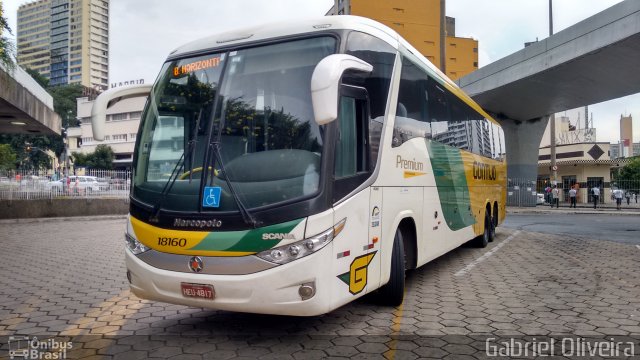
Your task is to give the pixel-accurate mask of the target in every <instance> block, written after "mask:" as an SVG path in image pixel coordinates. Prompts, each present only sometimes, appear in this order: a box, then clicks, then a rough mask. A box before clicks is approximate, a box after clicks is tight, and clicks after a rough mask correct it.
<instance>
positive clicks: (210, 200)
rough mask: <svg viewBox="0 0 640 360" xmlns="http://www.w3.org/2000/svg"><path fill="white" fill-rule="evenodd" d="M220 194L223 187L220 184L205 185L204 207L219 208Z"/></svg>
mask: <svg viewBox="0 0 640 360" xmlns="http://www.w3.org/2000/svg"><path fill="white" fill-rule="evenodd" d="M220 195H222V188H221V187H219V186H205V188H204V195H203V196H202V207H213V208H217V207H219V206H220Z"/></svg>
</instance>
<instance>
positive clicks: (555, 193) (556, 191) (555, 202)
mask: <svg viewBox="0 0 640 360" xmlns="http://www.w3.org/2000/svg"><path fill="white" fill-rule="evenodd" d="M551 196H552V197H553V202H552V203H551V208H552V209H553V205H555V206H556V208H558V209H559V208H560V189H558V185H553V190H551Z"/></svg>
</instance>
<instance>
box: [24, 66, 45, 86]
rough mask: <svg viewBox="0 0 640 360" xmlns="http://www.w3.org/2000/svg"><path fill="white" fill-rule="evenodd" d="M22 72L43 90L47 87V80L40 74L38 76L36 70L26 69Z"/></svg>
mask: <svg viewBox="0 0 640 360" xmlns="http://www.w3.org/2000/svg"><path fill="white" fill-rule="evenodd" d="M24 71H25V72H26V73H27V74H29V75H30V76H31V77H32V78H33V80H35V81H36V82H37V83H38V84H39V85H40V86H42V87H43V88H45V89H46V88H48V87H49V79H47V78H46V77H44V76H43V75H42V74H40V73H39V72H38V71H37V70H33V69H31V68H26V69H24Z"/></svg>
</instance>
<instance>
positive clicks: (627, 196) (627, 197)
mask: <svg viewBox="0 0 640 360" xmlns="http://www.w3.org/2000/svg"><path fill="white" fill-rule="evenodd" d="M624 197H625V198H626V199H627V206H629V205H630V202H631V193H630V192H628V191H627V192H626V193H625V194H624Z"/></svg>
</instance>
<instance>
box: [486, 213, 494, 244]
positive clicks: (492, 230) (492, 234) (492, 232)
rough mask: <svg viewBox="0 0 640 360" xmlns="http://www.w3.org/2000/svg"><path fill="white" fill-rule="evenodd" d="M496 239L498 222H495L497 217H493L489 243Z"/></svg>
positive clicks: (490, 221) (490, 224) (490, 223)
mask: <svg viewBox="0 0 640 360" xmlns="http://www.w3.org/2000/svg"><path fill="white" fill-rule="evenodd" d="M485 226H486V225H485ZM495 238H496V221H495V216H491V217H489V242H493V240H495Z"/></svg>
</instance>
